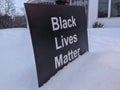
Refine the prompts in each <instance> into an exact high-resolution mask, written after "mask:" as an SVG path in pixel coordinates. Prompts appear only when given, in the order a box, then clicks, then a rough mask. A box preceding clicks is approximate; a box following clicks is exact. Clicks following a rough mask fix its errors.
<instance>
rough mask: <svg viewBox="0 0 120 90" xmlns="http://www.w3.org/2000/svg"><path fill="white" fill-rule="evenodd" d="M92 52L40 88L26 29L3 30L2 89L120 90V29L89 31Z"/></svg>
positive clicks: (0, 52)
mask: <svg viewBox="0 0 120 90" xmlns="http://www.w3.org/2000/svg"><path fill="white" fill-rule="evenodd" d="M88 37H89V52H87V53H85V54H84V55H82V56H80V57H79V58H78V59H77V60H75V61H73V62H72V63H70V64H69V65H67V66H65V67H64V68H63V69H62V70H60V71H59V72H58V73H57V74H56V75H55V76H54V77H52V78H51V79H50V80H49V81H48V82H47V83H46V84H44V85H43V86H42V87H41V88H39V89H38V82H37V74H36V66H35V60H34V55H33V49H32V44H31V39H30V32H29V30H28V29H25V28H16V29H6V30H4V29H3V30H0V42H1V44H0V90H120V86H119V85H120V28H108V29H105V28H102V29H88Z"/></svg>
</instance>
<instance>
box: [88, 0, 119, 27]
mask: <svg viewBox="0 0 120 90" xmlns="http://www.w3.org/2000/svg"><path fill="white" fill-rule="evenodd" d="M95 22H99V23H102V24H103V25H104V27H120V0H89V14H88V27H90V28H91V27H92V26H93V24H94V23H95Z"/></svg>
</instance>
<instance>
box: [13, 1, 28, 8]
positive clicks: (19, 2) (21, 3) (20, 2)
mask: <svg viewBox="0 0 120 90" xmlns="http://www.w3.org/2000/svg"><path fill="white" fill-rule="evenodd" d="M14 1H15V6H16V7H19V8H22V7H23V6H24V2H26V1H28V0H14Z"/></svg>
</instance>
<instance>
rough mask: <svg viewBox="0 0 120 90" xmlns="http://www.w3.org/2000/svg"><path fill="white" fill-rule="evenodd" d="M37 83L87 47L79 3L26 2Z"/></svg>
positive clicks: (83, 19)
mask: <svg viewBox="0 0 120 90" xmlns="http://www.w3.org/2000/svg"><path fill="white" fill-rule="evenodd" d="M25 9H26V12H27V17H28V22H29V27H30V32H31V37H32V42H33V48H34V54H35V61H36V66H37V73H38V81H39V86H41V85H43V84H44V83H45V82H46V81H48V80H49V79H50V78H51V77H52V76H53V75H54V74H56V73H57V71H59V70H60V69H62V68H63V67H64V66H65V65H67V64H68V63H69V62H71V61H73V60H75V59H76V58H78V57H79V56H80V55H82V54H83V53H85V52H86V51H88V39H87V24H86V16H85V10H84V8H83V7H78V6H67V5H66V6H63V5H43V4H25Z"/></svg>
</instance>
